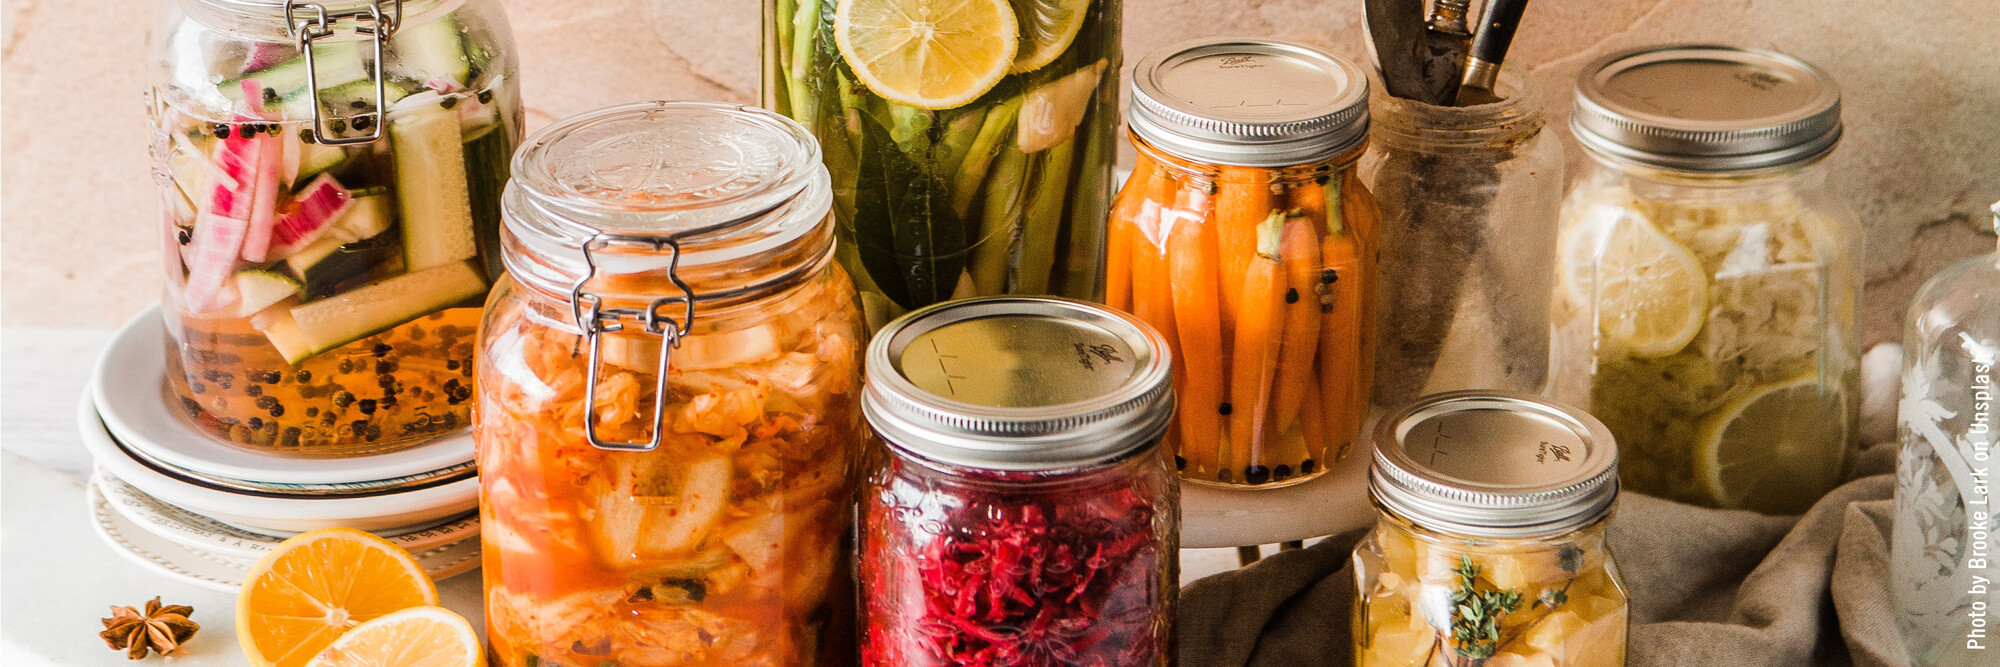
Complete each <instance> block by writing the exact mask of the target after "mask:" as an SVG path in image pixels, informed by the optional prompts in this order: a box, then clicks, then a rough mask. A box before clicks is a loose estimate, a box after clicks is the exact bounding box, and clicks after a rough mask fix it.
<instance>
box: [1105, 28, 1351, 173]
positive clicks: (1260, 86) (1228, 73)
mask: <svg viewBox="0 0 2000 667" xmlns="http://www.w3.org/2000/svg"><path fill="white" fill-rule="evenodd" d="M1127 120H1128V121H1129V122H1130V124H1131V126H1132V132H1133V133H1135V134H1137V135H1139V137H1141V138H1143V139H1145V140H1146V141H1147V142H1149V143H1152V144H1153V145H1154V146H1157V147H1159V148H1160V150H1164V151H1166V152H1168V153H1172V154H1174V155H1177V156H1180V157H1184V158H1188V159H1190V160H1197V161H1202V162H1215V163H1220V164H1228V165H1238V166H1245V167H1284V166H1290V165H1297V164H1307V163H1311V162H1317V161H1320V160H1324V159H1327V158H1331V157H1334V156H1336V155H1340V154H1341V153H1344V152H1346V151H1348V150H1350V149H1352V148H1354V146H1356V145H1358V144H1360V143H1361V142H1362V141H1363V140H1365V139H1367V137H1368V76H1367V74H1366V73H1364V72H1362V70H1361V68H1360V67H1357V66H1355V65H1354V63H1351V62H1348V61H1347V60H1345V59H1343V58H1341V57H1339V56H1336V55H1333V54H1332V53H1328V52H1326V51H1324V50H1322V49H1319V48H1316V47H1312V46H1307V45H1305V44H1297V43H1293V42H1284V41H1278V40H1270V39H1232V38H1222V39H1216V38H1209V39H1198V40H1194V41H1189V42H1182V43H1180V44H1176V45H1174V46H1170V47H1167V48H1164V49H1160V50H1158V51H1154V52H1153V53H1152V54H1151V55H1148V56H1146V59H1144V60H1141V61H1139V65H1138V67H1137V68H1136V69H1134V70H1132V105H1131V109H1130V110H1129V112H1128V113H1127Z"/></svg>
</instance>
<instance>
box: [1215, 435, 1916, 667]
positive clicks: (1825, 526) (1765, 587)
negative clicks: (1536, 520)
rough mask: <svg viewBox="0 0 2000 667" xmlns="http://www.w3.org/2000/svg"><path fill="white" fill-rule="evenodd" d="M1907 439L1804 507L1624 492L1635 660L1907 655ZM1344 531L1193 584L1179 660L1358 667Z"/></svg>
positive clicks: (1348, 537)
mask: <svg viewBox="0 0 2000 667" xmlns="http://www.w3.org/2000/svg"><path fill="white" fill-rule="evenodd" d="M1895 453H1896V445H1895V444H1894V443H1893V442H1892V443H1885V444H1879V445H1875V446H1873V447H1869V448H1868V449H1867V450H1865V451H1864V452H1863V454H1862V457H1861V461H1860V462H1859V463H1858V464H1857V465H1856V466H1855V472H1854V476H1853V478H1852V479H1851V480H1850V481H1849V482H1847V483H1846V484H1844V485H1842V486H1840V487H1839V488H1837V489H1835V490H1834V491H1833V492H1832V493H1829V494H1828V495H1827V496H1826V497H1825V498H1824V499H1821V500H1820V502H1819V503H1818V504H1817V505H1814V506H1813V508H1812V509H1810V510H1808V511H1807V512H1806V513H1805V514H1803V515H1800V516H1766V515H1762V514H1758V513H1755V512H1747V511H1736V510H1714V509H1705V508H1700V507H1694V506H1691V505H1684V504H1680V503H1675V502H1670V501H1666V500H1661V499H1659V498H1653V497H1650V496H1644V495H1640V494H1637V493H1626V494H1624V495H1623V496H1622V497H1621V498H1620V499H1619V503H1618V508H1617V510H1616V514H1614V515H1613V516H1612V519H1611V527H1610V530H1609V534H1610V538H1609V539H1610V542H1611V550H1612V557H1613V558H1614V559H1615V560H1616V561H1617V563H1618V568H1619V572H1620V573H1621V574H1622V575H1623V576H1624V579H1625V585H1626V590H1627V592H1628V593H1629V595H1630V596H1631V605H1632V607H1631V613H1632V626H1631V635H1630V640H1629V644H1628V650H1627V664H1629V665H1634V666H1643V665H1702V666H1709V667H1732V666H1735V665H1744V666H1752V665H1754V666H1756V667H1781V666H1786V665H1904V664H1907V663H1908V662H1909V659H1908V658H1907V657H1906V655H1905V653H1904V651H1903V645H1902V641H1901V639H1900V638H1899V637H1898V636H1897V634H1896V624H1895V619H1894V615H1893V612H1892V610H1891V606H1890V600H1889V590H1888V584H1887V579H1888V562H1889V546H1888V545H1889V523H1890V517H1891V516H1892V515H1893V514H1894V508H1893V502H1894V501H1893V500H1891V496H1892V494H1893V493H1894V490H1895V474H1894V471H1895V460H1896V457H1895ZM1362 535H1363V532H1361V531H1357V532H1353V533H1346V534H1342V535H1336V536H1333V537H1331V538H1329V539H1327V540H1326V541H1324V542H1321V543H1319V544H1316V545H1313V546H1312V547H1310V548H1306V549H1300V550H1295V551H1287V552H1283V553H1279V554H1277V555H1275V556H1272V557H1269V558H1266V559H1264V560H1262V561H1259V562H1257V563H1256V564H1253V565H1251V566H1249V567H1245V568H1243V569H1240V570H1236V571H1232V572H1225V573H1222V574H1217V575H1214V576H1210V577H1206V578H1203V579H1201V580H1199V581H1196V582H1194V583H1193V584H1192V585H1190V586H1188V587H1187V588H1185V589H1183V590H1182V591H1181V597H1180V612H1179V613H1180V623H1179V627H1178V630H1177V632H1178V633H1179V642H1180V664H1182V665H1186V666H1189V667H1224V666H1228V667H1235V666H1238V665H1244V666H1249V667H1304V666H1307V665H1348V664H1353V644H1352V642H1353V637H1352V633H1351V630H1350V625H1349V615H1350V612H1351V605H1353V602H1354V592H1355V583H1354V570H1353V568H1352V567H1351V566H1350V565H1349V558H1348V557H1349V554H1350V553H1351V552H1352V551H1353V549H1354V545H1355V544H1356V543H1357V542H1359V541H1360V540H1361V538H1362Z"/></svg>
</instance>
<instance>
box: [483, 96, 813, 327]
mask: <svg viewBox="0 0 2000 667" xmlns="http://www.w3.org/2000/svg"><path fill="white" fill-rule="evenodd" d="M832 206H833V194H832V181H831V179H830V177H829V176H828V174H827V171H826V167H825V166H824V165H822V164H821V163H820V151H819V143H818V142H817V141H816V140H814V139H813V137H812V135H811V134H810V133H808V132H807V131H806V129H805V127H804V126H801V125H799V124H798V123H797V122H794V121H792V120H791V119H789V118H785V117H784V116H780V115H778V114H775V113H772V112H769V111H765V110H763V109H758V108H755V107H746V106H741V105H734V104H719V103H710V102H667V101H656V102H643V103H638V104H626V105H622V106H615V107H610V108H605V109H599V110H597V111H591V112H587V113H584V114H581V115H578V116H572V117H570V118H567V119H564V120H561V121H558V122H556V123H555V124H554V125H551V126H549V127H546V128H543V129H542V130H541V131H539V132H536V133H535V134H533V135H531V136H529V137H528V139H527V140H526V141H525V142H523V143H522V146H521V148H520V149H519V150H517V151H516V152H515V153H514V158H513V167H512V177H511V179H510V180H509V181H508V182H507V189H506V192H505V193H504V194H503V196H502V207H503V211H504V214H503V218H504V220H505V223H506V227H507V231H508V232H509V233H510V234H511V236H512V237H513V238H514V239H517V240H518V241H519V242H520V243H521V245H522V246H524V247H525V248H527V249H528V250H530V251H532V253H533V254H534V255H535V257H534V259H533V261H528V260H526V259H525V258H521V257H518V256H517V254H516V253H511V252H510V253H507V255H506V259H507V267H508V269H509V271H510V272H513V273H514V274H515V276H516V277H517V278H522V279H523V280H525V281H527V282H530V283H536V284H540V285H542V286H544V287H549V288H552V289H558V290H560V291H565V292H567V291H568V290H569V289H570V288H571V283H573V282H574V281H576V280H578V279H579V278H580V277H582V276H586V275H593V274H594V275H599V276H602V275H605V274H629V273H643V272H649V271H660V270H665V269H675V270H678V271H679V272H680V275H682V276H687V275H689V274H690V273H696V272H699V271H700V268H701V267H703V266H713V265H720V264H725V263H730V262H737V261H738V260H745V259H754V258H760V257H766V256H769V255H771V254H773V253H779V252H782V251H784V250H785V249H787V248H789V247H792V246H794V245H795V244H798V243H799V242H800V241H801V240H803V239H808V238H810V237H812V236H813V235H814V234H815V232H819V233H820V234H821V235H826V234H825V232H826V231H827V229H826V227H827V225H826V224H825V223H826V220H827V215H828V213H829V211H831V210H832ZM605 239H611V240H612V241H613V242H612V243H610V244H609V245H610V246H611V247H606V243H605V241H604V240H605ZM647 240H652V241H654V242H658V241H664V240H672V241H674V244H675V246H676V247H677V248H678V251H672V250H670V249H669V248H666V247H663V246H653V247H648V246H647V245H646V241H647ZM593 243H595V245H593V246H592V248H593V252H592V253H591V257H590V263H588V264H587V263H586V260H585V257H584V254H585V253H584V248H585V246H586V245H591V244H593ZM806 264H808V265H810V264H811V262H806ZM715 282H729V281H715ZM739 282H762V281H758V280H755V279H753V278H751V277H750V274H745V276H744V280H743V281H739ZM735 287H744V286H742V285H737V286H735ZM696 291H697V293H701V292H702V290H699V289H698V290H696ZM732 291H740V290H732ZM704 296H706V295H704Z"/></svg>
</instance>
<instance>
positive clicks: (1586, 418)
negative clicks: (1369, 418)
mask: <svg viewBox="0 0 2000 667" xmlns="http://www.w3.org/2000/svg"><path fill="white" fill-rule="evenodd" d="M1375 442H1376V449H1375V467H1374V468H1373V469H1372V470H1371V471H1370V474H1369V496H1370V497H1371V498H1372V499H1373V500H1374V502H1375V506H1376V508H1377V509H1379V510H1380V511H1381V515H1382V516H1381V520H1380V521H1379V522H1377V523H1376V525H1375V530H1374V531H1373V532H1370V533H1369V534H1368V536H1367V537H1365V538H1363V539H1362V541H1361V544H1360V545H1359V546H1357V547H1355V549H1354V577H1355V583H1356V586H1357V588H1356V590H1357V591H1358V595H1357V597H1356V599H1355V611H1354V655H1355V656H1356V657H1355V660H1356V664H1358V665H1361V667H1387V666H1395V667H1404V666H1417V665H1422V666H1425V667H1431V666H1435V667H1460V666H1469V665H1486V666H1488V667H1523V666H1526V665H1554V666H1558V667H1620V666H1622V665H1624V664H1625V639H1626V631H1627V623H1628V619H1627V616H1628V612H1627V606H1628V604H1627V599H1626V595H1625V584H1624V582H1623V581H1622V580H1621V579H1620V578H1619V576H1618V567H1617V565H1616V564H1615V563H1614V562H1613V560H1612V557H1611V552H1610V550H1609V549H1608V548H1607V547H1606V545H1605V540H1604V529H1605V526H1606V524H1608V523H1609V522H1610V519H1611V509H1612V505H1613V504H1614V503H1615V501H1616V500H1617V496H1618V480H1617V477H1616V475H1617V466H1618V448H1617V446H1616V445H1615V444H1614V443H1613V441H1612V436H1611V433H1610V432H1609V431H1606V430H1605V428H1604V425H1602V424H1599V423H1598V422H1597V420H1595V419H1591V417H1590V415H1588V414H1585V413H1584V412H1583V411H1581V410H1576V409H1574V408H1569V407H1566V406H1563V405H1559V404H1556V403H1552V402H1549V401H1546V400H1543V399H1540V398H1538V397H1536V396H1535V395H1533V394H1527V393H1521V392H1497V391H1459V392H1448V393H1444V394H1436V395H1433V396H1429V397H1425V398H1424V399H1422V400H1420V401H1418V402H1417V403H1414V404H1411V405H1410V406H1408V407H1405V408H1403V409H1401V410H1398V411H1396V412H1393V413H1390V414H1389V416H1386V417H1384V418H1383V419H1382V421H1381V422H1380V423H1379V424H1378V425H1377V426H1376V440H1375Z"/></svg>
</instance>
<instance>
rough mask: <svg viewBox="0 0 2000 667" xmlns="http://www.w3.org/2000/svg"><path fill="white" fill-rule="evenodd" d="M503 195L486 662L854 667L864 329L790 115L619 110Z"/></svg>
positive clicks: (566, 134) (481, 423) (490, 371)
mask: <svg viewBox="0 0 2000 667" xmlns="http://www.w3.org/2000/svg"><path fill="white" fill-rule="evenodd" d="M516 166H517V167H518V169H516V171H515V174H516V177H515V179H514V181H513V182H512V184H511V185H510V186H509V189H508V193H507V198H506V213H507V217H506V223H507V224H506V228H505V230H504V233H503V236H502V243H503V247H504V248H505V252H504V254H503V256H504V258H505V259H506V262H507V268H508V274H509V276H510V277H509V278H508V279H507V280H503V281H502V282H501V283H500V286H499V287H497V288H495V290H494V293H493V296H492V298H491V299H490V300H489V308H488V310H487V314H486V320H485V323H484V325H483V327H482V330H481V337H480V352H479V369H480V374H479V384H478V387H479V391H478V396H479V399H478V407H477V417H478V419H477V421H476V424H475V431H474V433H475V436H476V437H477V439H478V442H479V449H478V452H479V457H478V460H479V467H480V483H481V492H482V493H481V502H480V512H481V514H480V516H481V521H482V529H481V539H482V540H483V545H484V559H485V560H484V566H485V568H484V569H485V577H486V582H485V583H486V619H487V629H488V637H489V638H490V640H491V654H490V655H491V662H492V664H495V665H506V666H511V667H534V666H536V665H571V666H575V665H635V666H637V665H816V664H847V663H851V662H852V648H851V647H852V625H851V622H852V618H853V616H852V615H853V598H852V597H851V596H852V589H851V583H850V581H851V575H850V574H849V572H850V571H851V570H850V569H849V568H850V567H851V565H850V561H849V560H848V558H849V556H848V555H847V554H848V553H849V546H848V543H847V541H846V540H847V536H848V532H847V526H848V525H849V521H850V518H849V517H850V513H849V512H850V510H849V508H850V507H851V494H852V492H853V480H854V477H855V469H856V465H857V451H858V449H859V443H860V438H861V433H862V431H861V428H862V425H861V421H860V420H861V413H860V410H859V408H858V406H857V392H858V391H859V389H860V381H861V375H860V358H859V357H860V344H859V340H860V339H859V336H860V331H859V328H860V311H859V308H858V306H857V302H856V300H855V294H854V287H853V284H852V283H851V282H850V281H849V279H848V277H847V275H846V273H844V272H843V271H842V270H841V269H840V268H839V266H838V265H837V264H836V263H835V262H834V261H833V254H832V250H833V226H832V224H831V223H830V218H829V217H828V211H829V207H830V206H831V192H830V190H829V187H828V180H827V176H826V171H825V169H824V168H823V167H821V166H820V163H819V151H818V149H817V147H816V145H815V144H814V142H813V140H812V138H811V136H810V135H808V134H807V133H806V131H805V129H804V128H802V127H799V126H798V125H797V124H796V123H793V122H792V121H790V120H786V119H784V118H782V117H780V116H777V115H775V114H771V113H769V112H765V111H761V110H756V109H749V108H743V107H736V106H730V105H720V104H705V103H669V102H656V103H646V104H634V105H627V106H620V107H613V108H609V109H604V110H600V111H595V112H591V113H588V114H585V115H582V116H578V117H575V118H571V119H568V120H565V121H561V122H558V123H556V124H555V125H553V126H551V127H549V128H547V129H545V130H543V131H541V132H540V133H539V134H537V135H535V137H533V138H532V139H531V140H530V142H529V146H528V148H526V149H524V150H523V151H522V153H521V154H520V156H519V160H518V161H517V163H516Z"/></svg>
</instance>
